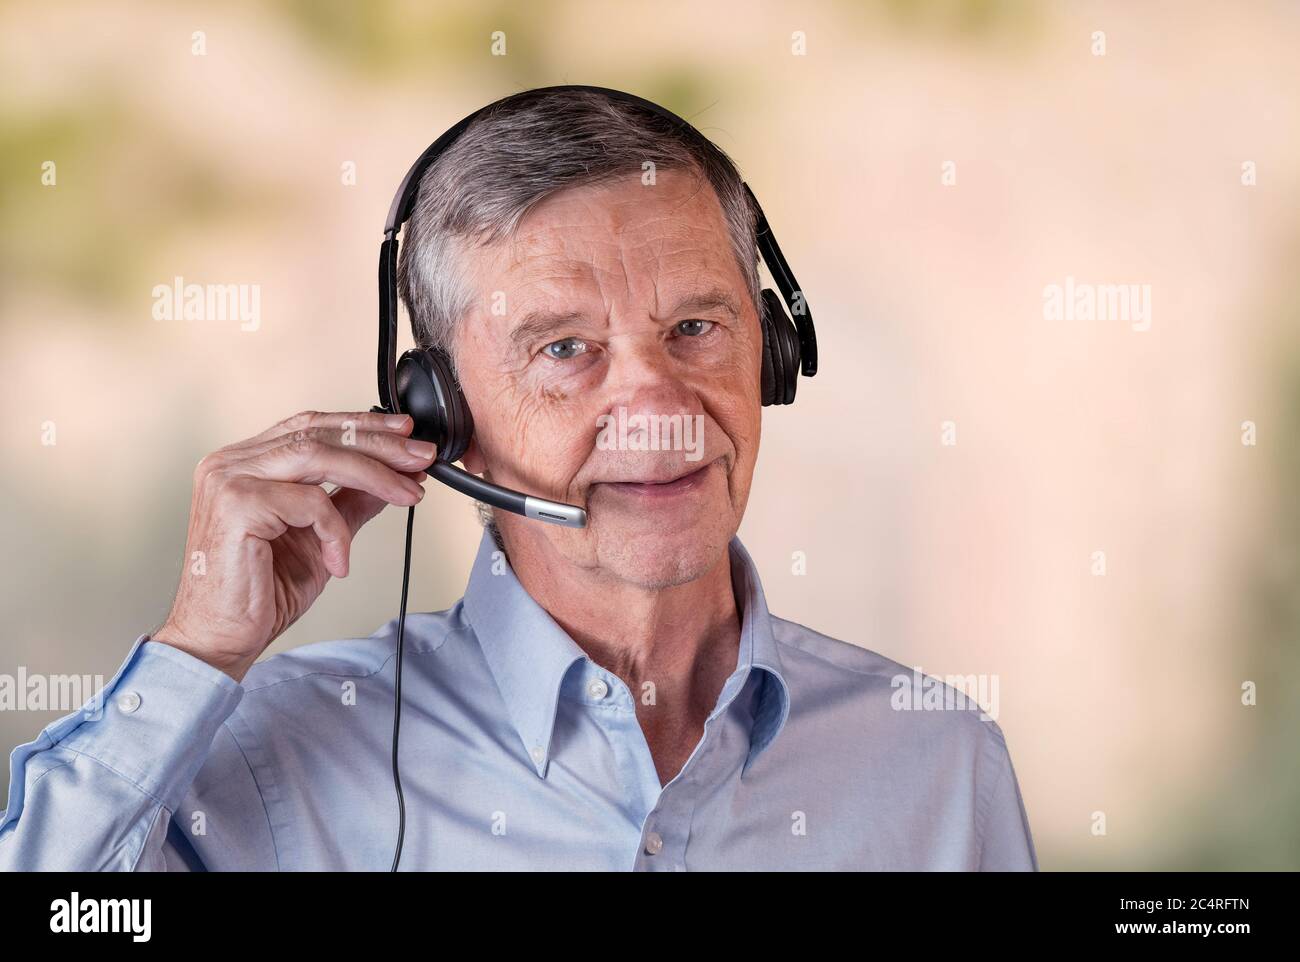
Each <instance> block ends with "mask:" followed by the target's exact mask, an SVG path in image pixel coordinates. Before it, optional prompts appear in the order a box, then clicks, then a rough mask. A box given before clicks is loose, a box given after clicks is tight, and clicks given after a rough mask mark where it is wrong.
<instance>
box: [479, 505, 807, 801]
mask: <svg viewBox="0 0 1300 962" xmlns="http://www.w3.org/2000/svg"><path fill="white" fill-rule="evenodd" d="M728 550H729V554H730V560H731V579H732V588H733V591H734V592H735V595H736V600H737V602H738V603H739V604H740V605H741V606H742V615H741V627H740V650H739V654H738V656H737V659H736V670H735V671H734V672H733V673H732V675H731V676H730V677H729V678H728V679H727V681H726V683H725V684H724V685H723V688H722V692H721V694H720V695H719V697H718V708H717V710H716V711H715V713H714V714H715V715H716V714H720V713H721V712H722V711H723V710H725V708H726V706H727V705H729V704H730V702H731V701H732V700H733V699H734V698H735V697H736V696H737V695H738V694H739V693H740V691H741V690H742V689H743V688H744V686H745V683H746V681H747V680H748V677H749V675H750V672H751V670H752V669H756V670H758V671H759V672H760V673H761V675H762V677H761V678H759V679H758V688H757V691H756V694H755V700H754V703H753V705H754V709H753V712H754V714H753V725H752V727H751V729H750V749H749V755H748V757H747V759H746V762H745V767H746V768H748V767H749V765H750V764H752V763H753V761H754V760H755V759H756V758H758V756H759V755H760V754H762V752H763V751H764V750H765V749H766V748H767V746H768V745H770V744H771V743H772V741H773V740H774V739H775V738H776V736H777V735H778V734H780V732H781V729H782V728H783V727H784V726H785V722H786V719H787V718H788V717H789V714H790V690H789V685H788V684H787V683H786V680H785V677H784V675H783V673H782V670H781V660H780V654H779V652H778V650H777V644H776V638H775V635H774V634H773V631H772V616H771V615H770V613H769V612H768V609H767V601H766V599H765V598H764V596H763V588H762V585H761V583H760V581H759V578H758V571H757V569H756V568H755V566H754V562H753V559H751V558H750V556H749V552H748V551H746V550H745V547H744V545H742V544H741V543H740V539H739V538H732V539H731V544H730V545H729V548H728ZM465 610H466V612H467V614H468V615H469V620H470V623H471V625H472V626H473V628H474V633H475V635H476V637H477V638H478V642H479V646H480V647H481V649H482V651H483V655H484V658H485V659H486V660H487V663H488V668H489V669H490V670H491V672H492V675H493V677H494V678H495V679H496V683H497V687H498V688H499V689H500V691H501V697H502V699H503V700H504V701H505V704H506V710H507V711H508V712H509V714H510V721H511V723H512V724H513V725H514V727H515V731H516V732H518V734H519V737H520V738H521V739H522V740H523V743H524V748H525V750H526V751H527V752H528V755H529V757H530V758H531V759H532V761H533V764H534V766H535V767H536V769H537V774H538V775H539V776H541V777H542V778H545V777H546V769H547V765H548V763H549V760H550V753H551V733H552V731H553V730H554V727H555V715H556V711H557V708H558V705H559V698H560V690H561V687H562V686H563V684H564V680H565V677H566V676H567V675H568V673H569V670H570V669H571V668H572V667H573V665H574V664H575V663H577V662H580V661H583V660H585V659H586V657H587V656H586V654H585V653H584V652H583V650H582V649H581V648H579V647H578V644H577V643H576V642H575V641H574V640H573V639H572V638H570V637H569V635H568V633H567V632H565V630H564V629H563V628H561V627H560V626H559V625H558V624H557V623H556V622H555V620H554V619H553V618H552V617H551V616H550V615H549V614H548V613H547V612H546V610H545V609H544V608H542V606H541V605H539V604H538V603H537V602H536V601H535V600H534V599H533V597H532V596H531V595H530V594H528V592H527V591H525V590H524V586H523V585H522V584H520V583H519V579H518V578H517V577H516V576H515V573H514V569H513V568H511V566H510V563H509V562H508V561H507V560H506V557H505V554H504V553H503V552H501V551H500V550H499V549H498V548H497V546H496V543H495V542H494V541H493V540H492V536H491V534H490V533H489V532H488V531H486V530H485V531H484V532H483V538H482V540H481V541H480V543H479V549H478V555H477V557H476V558H475V559H474V567H473V569H472V570H471V572H470V576H469V584H468V586H467V587H466V589H465Z"/></svg>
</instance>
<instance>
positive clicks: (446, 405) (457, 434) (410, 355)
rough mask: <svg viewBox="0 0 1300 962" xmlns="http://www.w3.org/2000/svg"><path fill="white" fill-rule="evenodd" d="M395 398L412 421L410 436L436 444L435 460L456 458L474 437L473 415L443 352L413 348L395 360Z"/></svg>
mask: <svg viewBox="0 0 1300 962" xmlns="http://www.w3.org/2000/svg"><path fill="white" fill-rule="evenodd" d="M397 399H398V401H399V402H401V405H402V413H403V414H409V415H410V416H411V418H412V420H414V421H415V427H414V428H413V429H412V431H411V436H412V437H414V438H419V439H420V440H421V441H432V442H433V443H434V444H436V445H437V446H438V460H439V461H447V462H452V461H459V460H460V459H461V457H462V456H463V455H464V454H465V450H466V449H467V448H468V447H469V442H470V440H471V439H472V438H473V437H474V418H473V417H472V416H471V414H470V412H469V405H468V404H467V403H466V402H465V395H464V394H462V393H461V390H460V385H459V384H457V383H456V379H455V377H454V376H453V375H452V373H451V362H450V360H449V359H448V358H447V356H446V355H445V354H443V352H441V351H439V350H436V349H430V350H424V349H421V348H415V349H414V350H410V351H407V352H406V353H405V354H403V355H402V356H401V358H400V359H399V360H398V362H397Z"/></svg>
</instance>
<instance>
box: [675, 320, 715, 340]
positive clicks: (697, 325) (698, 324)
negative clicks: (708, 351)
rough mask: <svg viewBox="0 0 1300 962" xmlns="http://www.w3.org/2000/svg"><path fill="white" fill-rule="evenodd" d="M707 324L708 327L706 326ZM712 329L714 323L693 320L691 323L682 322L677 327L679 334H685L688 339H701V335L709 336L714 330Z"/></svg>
mask: <svg viewBox="0 0 1300 962" xmlns="http://www.w3.org/2000/svg"><path fill="white" fill-rule="evenodd" d="M706 324H707V325H708V327H705V326H704V325H706ZM712 328H713V321H698V320H691V321H682V322H681V323H680V324H678V325H677V331H678V333H679V334H683V335H685V336H686V337H699V336H700V335H701V334H707V333H708V332H709V331H710V330H712Z"/></svg>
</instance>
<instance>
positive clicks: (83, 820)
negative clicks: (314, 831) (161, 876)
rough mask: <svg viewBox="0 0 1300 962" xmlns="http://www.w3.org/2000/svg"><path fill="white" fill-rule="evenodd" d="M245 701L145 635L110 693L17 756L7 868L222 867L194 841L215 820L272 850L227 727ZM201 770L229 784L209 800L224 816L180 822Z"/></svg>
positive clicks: (3, 825)
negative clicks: (248, 823) (247, 824)
mask: <svg viewBox="0 0 1300 962" xmlns="http://www.w3.org/2000/svg"><path fill="white" fill-rule="evenodd" d="M243 694H244V689H243V686H242V685H240V684H239V683H237V682H236V681H234V680H233V679H232V678H230V677H229V676H228V675H226V674H225V673H224V672H221V671H219V670H217V669H216V668H213V667H212V666H210V665H208V664H206V663H204V662H202V661H200V660H199V659H197V658H195V657H193V656H192V655H189V654H186V653H185V652H183V651H180V650H179V649H176V648H172V647H171V646H169V645H164V644H161V643H160V642H154V641H150V640H148V636H142V637H141V638H139V639H138V640H137V641H136V643H135V645H134V646H133V647H132V649H131V652H130V654H129V655H128V656H127V658H126V661H125V662H124V663H123V664H122V667H121V668H120V669H119V670H118V672H117V674H116V675H115V676H114V677H113V679H112V680H111V681H109V682H108V684H106V685H105V686H104V688H103V690H102V691H100V692H99V693H98V694H97V695H96V696H95V697H93V698H91V700H90V701H88V702H87V703H86V704H85V705H83V706H82V707H81V708H80V709H79V710H78V711H76V712H73V713H72V714H71V715H67V716H65V717H63V718H61V719H59V720H58V721H56V722H53V723H52V724H51V725H49V726H48V727H47V728H46V729H45V730H44V731H42V732H41V734H40V735H39V736H38V737H37V738H36V739H35V740H34V741H32V742H29V743H27V744H25V745H20V746H19V747H18V748H16V749H15V750H14V752H13V754H12V756H11V758H10V784H9V800H8V804H7V807H6V809H5V811H4V812H0V871H48V870H74V871H137V870H168V869H172V870H177V869H195V868H217V867H221V866H213V865H207V864H204V862H203V861H202V860H201V859H200V858H199V857H198V855H197V852H198V850H199V849H200V848H202V847H203V846H196V845H193V844H190V843H189V839H190V838H191V837H193V838H201V837H206V833H207V832H208V831H209V827H210V826H211V825H213V824H214V823H215V824H217V825H224V826H226V830H227V833H235V834H237V833H236V832H235V830H234V829H233V827H232V826H233V825H234V824H236V823H239V822H242V821H245V820H252V822H253V825H254V828H253V830H251V831H250V832H249V833H245V835H246V837H248V838H249V839H251V840H253V841H254V842H257V843H260V844H263V845H265V844H266V843H268V842H269V838H268V837H267V835H266V830H265V826H264V823H265V820H266V816H265V810H264V807H263V806H262V804H261V800H260V798H259V797H258V792H257V786H256V782H255V780H254V779H253V776H252V772H251V770H249V768H248V765H247V762H246V761H245V760H244V757H243V753H242V752H241V751H239V750H238V746H237V744H236V743H235V741H234V737H233V735H232V734H231V732H230V730H229V728H228V727H227V726H226V721H227V720H228V719H229V718H230V717H231V715H232V714H233V713H234V711H235V709H236V707H237V706H238V704H239V701H240V699H241V698H242V697H243ZM214 748H215V749H216V750H214ZM218 769H220V770H218ZM200 772H202V773H203V776H204V777H203V781H204V782H206V783H207V784H213V785H220V786H223V790H222V791H221V792H220V793H215V794H213V795H211V796H210V797H211V798H212V799H213V800H214V802H216V805H217V808H218V809H219V810H213V811H211V812H209V811H196V812H193V813H187V816H188V817H187V818H186V823H185V824H183V825H182V824H179V823H178V824H172V816H173V814H174V813H176V812H177V809H178V807H179V806H180V805H181V803H182V800H183V799H186V798H187V797H190V796H192V793H191V787H192V785H193V784H194V783H195V781H196V780H197V777H198V776H199V774H200ZM191 833H192V834H191ZM250 844H251V843H250ZM232 855H233V857H235V858H237V859H238V860H239V861H240V862H243V863H248V862H253V861H256V860H255V859H253V858H252V857H251V856H250V855H249V854H248V852H247V851H241V850H238V849H236V850H232ZM266 859H270V860H271V861H272V862H273V854H267V855H266V856H265V857H264V859H263V861H265V860H266Z"/></svg>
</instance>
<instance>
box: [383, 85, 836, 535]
mask: <svg viewBox="0 0 1300 962" xmlns="http://www.w3.org/2000/svg"><path fill="white" fill-rule="evenodd" d="M578 90H584V91H590V92H592V93H598V94H603V95H604V96H606V97H609V98H611V99H613V100H619V101H623V102H625V103H630V104H635V105H636V106H639V107H643V108H645V109H646V110H648V111H651V112H652V113H654V114H657V115H658V116H660V117H662V118H664V119H666V120H668V121H669V122H671V123H673V124H675V125H677V126H678V127H679V128H680V129H681V130H683V131H684V132H686V133H688V134H689V135H690V136H691V137H693V138H698V139H700V140H705V141H706V140H707V139H706V138H705V137H704V136H703V135H702V134H701V133H700V132H699V131H697V130H696V129H695V128H694V127H692V126H691V125H690V124H688V123H687V122H686V121H685V120H683V119H682V118H681V117H678V116H677V115H676V114H674V113H672V112H671V111H668V110H665V109H664V108H663V107H660V106H659V105H658V104H655V103H652V102H650V101H648V100H643V99H642V98H640V97H637V96H635V95H634V94H629V93H624V92H623V91H621V90H611V89H609V88H607V87H588V86H583V85H579V84H566V85H561V86H556V87H539V88H537V89H535V90H531V91H528V93H529V94H545V93H552V92H560V91H578ZM512 96H517V95H512ZM510 99H511V98H510V97H505V98H502V100H498V101H495V102H494V103H491V104H488V105H487V106H486V107H483V108H481V109H479V110H476V111H474V113H472V114H470V115H469V116H468V117H466V118H465V119H464V120H462V121H461V122H460V123H458V124H456V126H454V127H452V128H451V129H450V130H448V131H447V132H446V133H445V134H443V135H442V136H441V137H439V138H438V139H437V140H435V141H434V142H433V144H432V145H430V147H429V149H428V150H426V151H425V152H424V153H423V154H421V155H420V158H419V160H417V161H416V162H415V163H414V164H413V165H412V166H411V169H410V170H409V171H407V172H406V176H405V177H403V178H402V184H401V186H400V187H398V188H397V196H396V197H394V198H393V206H392V207H391V208H389V211H388V221H387V222H386V223H385V224H384V240H383V242H382V243H381V244H380V246H379V405H378V406H377V407H376V408H375V410H376V411H386V412H388V413H390V414H409V415H410V416H411V418H412V419H413V420H414V421H415V427H414V429H413V430H412V432H411V433H412V435H413V436H414V437H417V438H419V439H421V440H423V441H432V442H433V443H434V444H435V445H437V447H438V456H437V460H436V461H434V463H433V464H432V465H431V466H430V467H429V473H430V474H432V475H433V476H434V477H435V478H437V479H438V480H439V481H441V482H442V483H443V484H445V485H447V486H448V487H451V488H454V489H455V490H457V491H459V492H461V493H462V494H466V495H469V496H470V497H472V498H477V499H478V500H479V501H482V502H484V503H485V504H490V505H492V506H493V507H497V508H501V509H503V510H505V511H512V512H514V513H515V514H522V515H524V516H526V517H529V518H535V519H537V520H539V521H549V522H550V523H552V524H559V525H564V526H566V527H570V528H582V527H585V526H586V524H587V512H586V511H585V510H583V509H582V508H580V507H578V506H576V505H571V504H562V503H560V502H557V501H548V500H547V499H545V498H539V497H536V496H534V495H526V494H522V493H520V492H518V491H512V490H510V489H509V488H503V487H501V486H500V485H496V484H492V483H491V482H488V481H484V480H483V479H482V478H478V477H475V476H474V475H472V474H470V473H469V472H468V471H465V470H463V469H461V468H458V467H456V466H455V464H453V462H455V461H459V460H460V458H461V457H462V456H463V455H464V453H465V450H466V449H467V448H468V447H469V442H470V439H471V438H473V437H474V418H473V416H472V415H471V414H470V410H469V405H468V404H466V403H465V395H464V394H463V393H462V392H461V389H460V385H459V384H458V383H457V382H456V378H455V376H454V375H453V374H452V366H451V361H450V359H449V358H448V357H447V356H446V354H444V353H443V352H442V351H441V350H439V349H437V348H427V349H426V348H415V349H413V350H410V351H407V352H406V353H405V354H403V355H402V356H401V358H400V360H399V359H398V358H397V301H398V296H397V250H398V241H397V233H398V231H400V230H401V229H402V225H403V224H405V223H406V222H407V220H409V219H410V216H411V210H412V208H413V207H414V206H415V200H416V197H417V196H418V194H419V190H420V180H421V178H422V177H423V175H424V172H425V171H426V170H428V169H429V167H430V166H431V165H432V164H433V162H434V161H435V160H437V159H438V158H439V157H440V156H441V155H442V154H443V153H444V152H445V151H446V150H447V149H448V148H449V147H450V146H451V145H452V144H453V143H454V142H455V141H456V139H457V138H458V137H459V136H460V135H461V134H462V133H464V132H465V130H466V128H468V127H469V125H470V124H471V123H473V122H474V120H475V118H477V117H478V116H479V115H480V114H482V113H484V112H486V111H489V110H492V109H493V108H494V107H497V106H498V105H500V104H502V103H504V102H505V101H507V100H510ZM742 186H743V187H744V189H745V195H746V196H747V198H748V199H749V202H750V204H751V205H753V209H754V215H755V220H756V223H755V231H754V235H755V237H754V239H755V243H756V245H757V247H758V250H759V253H760V254H761V255H762V257H763V263H765V264H766V265H767V269H768V270H769V271H770V272H771V274H772V277H773V278H774V279H775V280H776V286H777V287H778V288H780V290H781V297H783V298H784V299H785V304H786V305H789V308H790V311H791V312H792V313H793V314H794V321H791V319H790V314H788V313H786V308H785V306H783V305H782V303H781V297H777V295H776V294H775V293H774V292H773V291H772V290H771V289H770V288H764V289H763V292H762V295H761V300H762V303H761V308H762V309H761V312H760V321H761V324H762V328H763V375H762V392H763V404H764V405H770V404H790V403H792V402H793V401H794V395H795V388H796V386H797V384H798V378H799V371H800V369H802V371H803V375H804V377H812V376H813V375H814V374H816V373H817V332H816V330H814V328H813V320H812V314H811V313H809V310H808V302H807V300H806V299H805V298H804V296H803V291H802V289H801V288H800V287H799V283H798V281H796V280H795V277H794V274H793V273H792V272H791V270H790V265H789V264H788V263H786V259H785V257H784V256H783V255H782V254H781V248H780V247H778V246H777V243H776V235H775V234H773V233H772V228H771V227H770V226H768V223H767V218H766V217H765V216H764V214H763V208H762V207H760V206H759V204H758V200H757V198H755V197H754V193H753V191H751V190H750V189H749V185H748V184H742Z"/></svg>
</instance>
